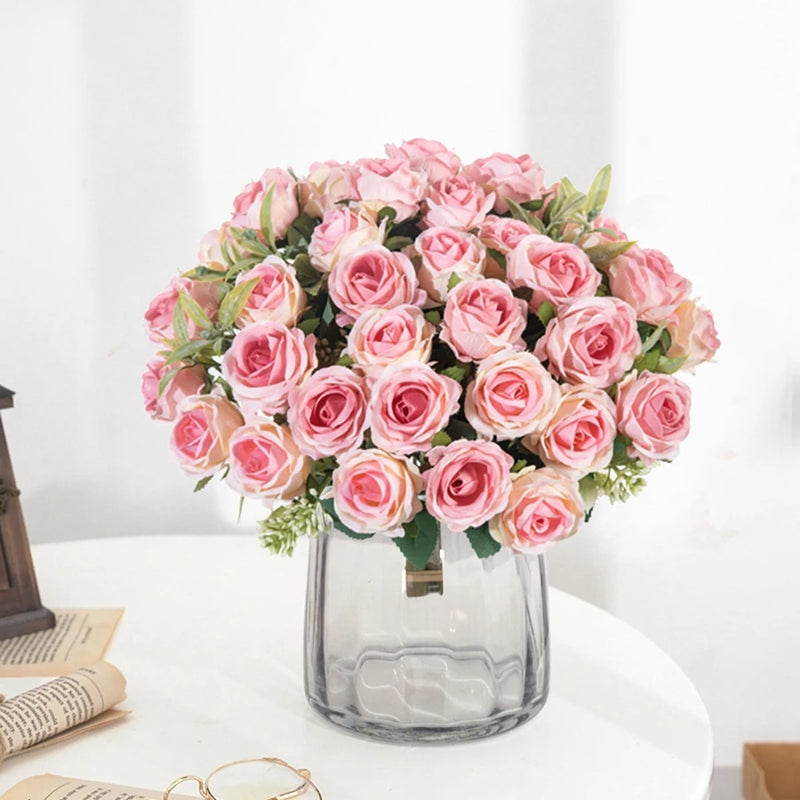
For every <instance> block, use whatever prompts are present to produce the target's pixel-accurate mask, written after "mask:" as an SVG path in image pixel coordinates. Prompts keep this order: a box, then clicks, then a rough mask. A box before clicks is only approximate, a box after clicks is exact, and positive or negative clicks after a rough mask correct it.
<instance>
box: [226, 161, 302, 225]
mask: <svg viewBox="0 0 800 800" xmlns="http://www.w3.org/2000/svg"><path fill="white" fill-rule="evenodd" d="M270 187H274V189H273V192H272V207H271V212H270V217H271V219H272V230H273V232H274V234H275V240H276V241H280V240H281V239H283V237H284V236H286V231H288V230H289V226H290V225H291V224H292V223H293V222H294V221H295V219H297V216H298V214H299V213H300V210H299V208H298V207H297V183H296V181H295V179H294V178H293V177H292V176H291V175H290V174H289V173H288V172H287V171H286V170H284V169H268V170H265V171H264V174H263V175H262V176H261V177H260V178H259V179H258V180H257V181H253V182H252V183H248V184H247V186H245V187H244V189H242V191H241V192H240V193H239V194H238V195H236V198H235V199H234V201H233V214H232V215H231V225H233V226H234V227H235V228H252V229H253V230H256V231H258V230H261V206H262V204H263V202H264V198H265V197H266V195H267V192H269V190H270Z"/></svg>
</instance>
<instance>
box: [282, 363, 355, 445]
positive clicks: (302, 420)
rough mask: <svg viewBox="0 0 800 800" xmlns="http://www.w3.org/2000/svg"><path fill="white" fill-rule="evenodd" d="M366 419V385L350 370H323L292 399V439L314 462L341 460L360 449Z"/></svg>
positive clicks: (293, 392)
mask: <svg viewBox="0 0 800 800" xmlns="http://www.w3.org/2000/svg"><path fill="white" fill-rule="evenodd" d="M366 416H367V388H366V384H365V383H364V379H363V378H361V377H359V376H358V375H356V374H355V373H354V372H353V371H352V370H349V369H347V367H323V368H322V369H321V370H319V371H318V372H315V373H314V374H313V375H312V376H311V377H310V378H309V379H308V380H307V381H306V382H305V383H304V384H303V385H302V386H299V387H298V388H296V389H294V390H293V391H292V393H291V394H290V395H289V411H288V421H289V426H290V428H291V429H292V435H293V436H294V439H295V441H296V442H297V446H298V447H299V448H300V449H301V450H302V451H303V452H304V453H305V454H306V455H307V456H311V458H325V457H326V456H341V455H343V454H345V453H349V452H350V451H351V450H355V449H356V448H358V447H360V446H361V442H362V441H363V440H364V429H365V428H366V427H367V423H366Z"/></svg>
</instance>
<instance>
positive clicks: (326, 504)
mask: <svg viewBox="0 0 800 800" xmlns="http://www.w3.org/2000/svg"><path fill="white" fill-rule="evenodd" d="M319 504H320V505H321V506H322V508H323V509H324V510H325V513H326V514H327V515H328V516H329V517H330V518H331V519H332V520H333V524H334V525H335V526H336V529H337V530H339V531H341V532H342V533H344V534H346V535H347V536H349V537H350V538H351V539H371V538H372V537H373V536H374V535H375V534H373V533H356V532H355V531H354V530H351V529H350V528H348V527H347V525H345V524H344V522H342V521H341V520H340V519H339V515H338V514H337V513H336V507H335V505H334V503H333V498H332V497H328V498H327V499H326V500H320V501H319Z"/></svg>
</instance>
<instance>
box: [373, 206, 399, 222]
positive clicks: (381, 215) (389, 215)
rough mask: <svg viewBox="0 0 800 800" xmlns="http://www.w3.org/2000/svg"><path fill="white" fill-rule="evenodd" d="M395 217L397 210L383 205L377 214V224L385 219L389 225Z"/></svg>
mask: <svg viewBox="0 0 800 800" xmlns="http://www.w3.org/2000/svg"><path fill="white" fill-rule="evenodd" d="M396 218H397V211H395V210H394V209H393V208H392V207H391V206H384V207H383V208H382V209H381V210H380V211H379V212H378V214H377V221H378V225H380V224H381V222H382V221H383V220H385V219H386V220H389V224H390V225H391V224H392V223H393V222H394V221H395V219H396Z"/></svg>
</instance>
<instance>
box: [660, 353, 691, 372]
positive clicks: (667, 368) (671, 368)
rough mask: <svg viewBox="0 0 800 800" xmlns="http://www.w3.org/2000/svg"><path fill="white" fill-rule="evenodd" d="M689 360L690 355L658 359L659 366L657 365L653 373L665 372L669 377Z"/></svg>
mask: <svg viewBox="0 0 800 800" xmlns="http://www.w3.org/2000/svg"><path fill="white" fill-rule="evenodd" d="M687 358H689V356H688V355H685V356H681V357H680V358H667V356H661V357H660V358H659V359H658V364H656V366H655V369H654V370H653V371H654V372H664V373H666V374H667V375H672V374H673V373H675V372H677V371H678V370H679V369H680V368H681V367H682V366H683V365H684V364H685V363H686V359H687Z"/></svg>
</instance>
